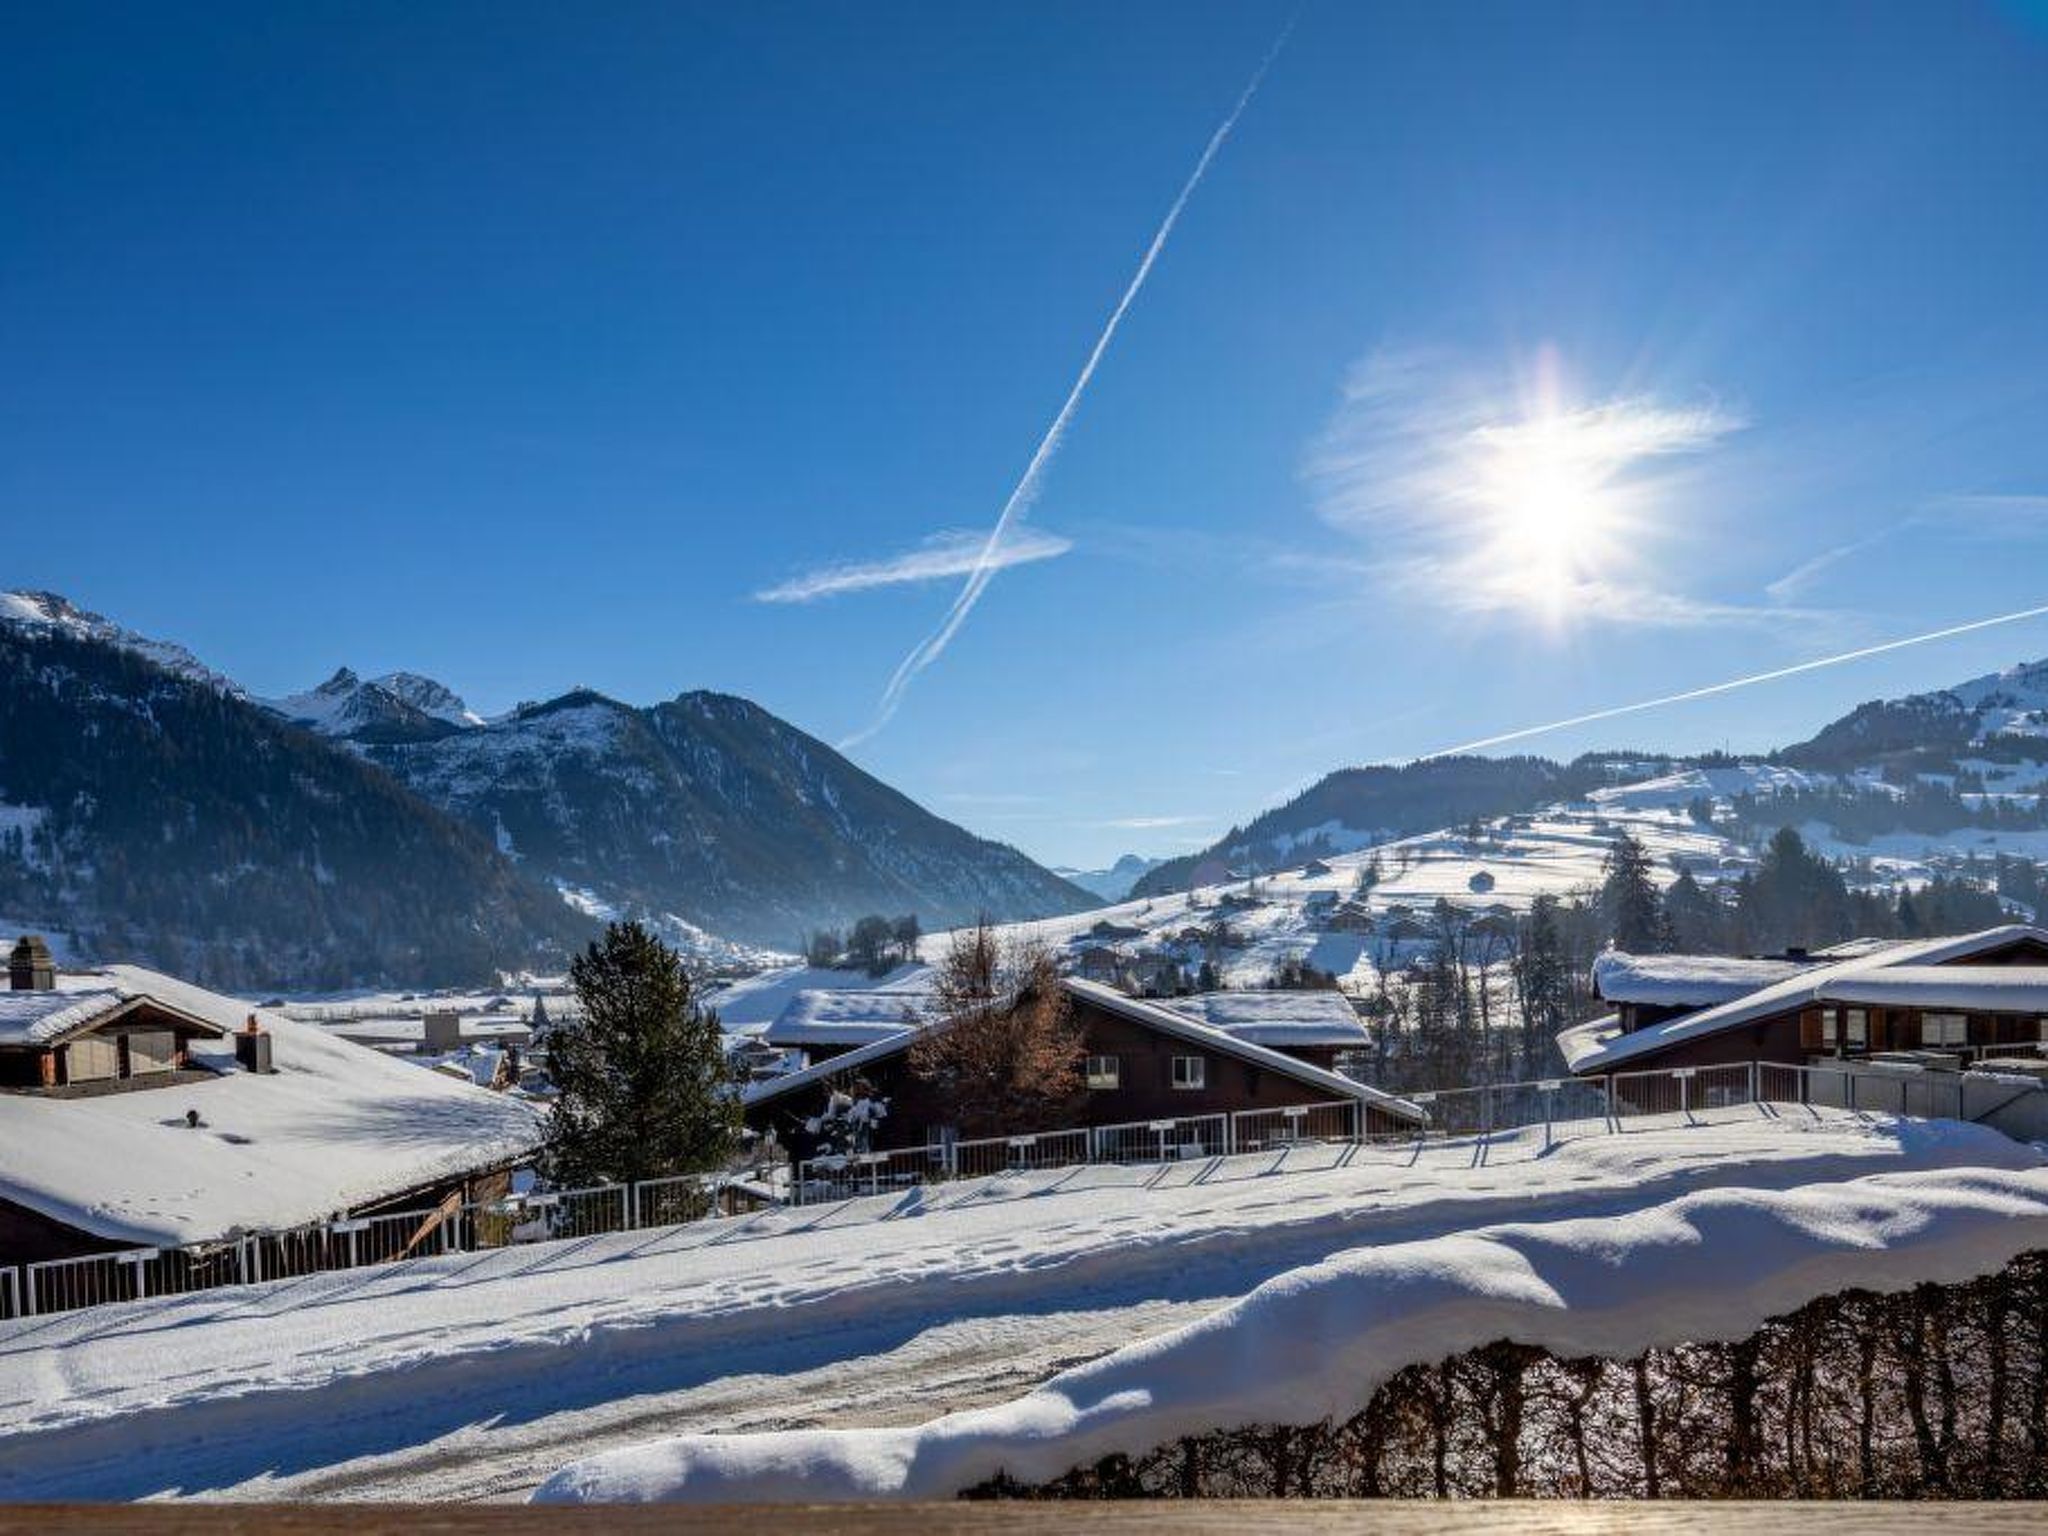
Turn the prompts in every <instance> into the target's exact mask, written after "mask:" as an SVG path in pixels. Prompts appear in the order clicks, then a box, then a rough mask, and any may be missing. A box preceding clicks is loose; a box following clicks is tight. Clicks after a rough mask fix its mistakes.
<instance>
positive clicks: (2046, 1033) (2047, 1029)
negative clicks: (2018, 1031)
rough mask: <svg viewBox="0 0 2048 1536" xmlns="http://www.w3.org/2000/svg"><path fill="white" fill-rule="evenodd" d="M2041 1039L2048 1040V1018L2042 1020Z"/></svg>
mask: <svg viewBox="0 0 2048 1536" xmlns="http://www.w3.org/2000/svg"><path fill="white" fill-rule="evenodd" d="M2041 1038H2042V1039H2043V1040H2048V1018H2044V1019H2043V1020H2041Z"/></svg>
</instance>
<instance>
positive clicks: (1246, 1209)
mask: <svg viewBox="0 0 2048 1536" xmlns="http://www.w3.org/2000/svg"><path fill="white" fill-rule="evenodd" d="M1720 1114H1721V1116H1722V1118H1723V1123H1720V1124H1716V1125H1712V1126H1690V1127H1688V1126H1674V1125H1661V1126H1660V1125H1657V1124H1654V1123H1651V1122H1641V1123H1639V1124H1640V1128H1635V1126H1636V1124H1637V1123H1632V1128H1631V1130H1630V1131H1629V1132H1628V1133H1627V1134H1624V1135H1620V1136H1590V1137H1587V1138H1585V1139H1582V1140H1577V1141H1571V1142H1566V1143H1563V1144H1561V1145H1559V1146H1558V1147H1557V1148H1556V1149H1555V1150H1554V1151H1551V1152H1549V1153H1547V1154H1546V1153H1545V1152H1544V1151H1543V1148H1542V1138H1541V1133H1540V1132H1534V1133H1524V1134H1522V1135H1520V1136H1517V1137H1514V1138H1508V1139H1504V1140H1502V1141H1499V1142H1496V1143H1494V1144H1493V1145H1492V1146H1490V1147H1479V1146H1476V1145H1474V1144H1472V1143H1469V1142H1461V1143H1450V1144H1446V1145H1440V1146H1434V1147H1431V1148H1429V1149H1427V1150H1426V1151H1423V1152H1421V1153H1419V1154H1418V1153H1417V1152H1416V1151H1415V1149H1413V1148H1411V1147H1403V1148H1399V1149H1395V1148H1376V1149H1360V1148H1309V1149H1298V1150H1296V1151H1295V1152H1292V1153H1288V1154H1264V1155H1258V1156H1247V1157H1240V1158H1234V1159H1219V1160H1213V1161H1207V1162H1201V1163H1190V1164H1182V1165H1176V1166H1172V1167H1166V1168H1128V1169H1119V1168H1083V1169H1072V1170H1064V1171H1060V1172H1051V1173H1045V1174H1039V1175H1033V1176H1029V1177H1025V1178H1017V1179H999V1180H990V1181H983V1182H978V1183H971V1184H960V1185H954V1186H946V1187H942V1188H939V1189H934V1190H928V1191H911V1192H907V1193H905V1194H902V1195H900V1196H883V1197H879V1198H876V1199H868V1200H860V1201H852V1202H848V1203H846V1204H843V1205H835V1206H825V1207H816V1208H809V1209H804V1210H797V1211H778V1212H771V1213H765V1214H763V1215H761V1216H758V1217H754V1218H749V1219H746V1220H743V1221H737V1222H720V1223H707V1224H702V1225H699V1226H696V1227H690V1228H681V1229H672V1230H665V1231H658V1232H636V1233H623V1234H617V1235H613V1236H608V1237H604V1238H597V1239H592V1240H589V1241H586V1242H577V1243H561V1244H550V1245H545V1246H542V1247H535V1248H531V1249H524V1250H513V1251H509V1252H507V1251H500V1252H495V1253H490V1254H482V1255H467V1256H454V1257H450V1258H447V1259H437V1260H432V1261H428V1262H424V1263H420V1264H415V1265H409V1266H404V1267H391V1268H384V1269H375V1270H358V1271H354V1272H346V1273H340V1274H329V1275H321V1276H314V1277H311V1278H308V1279H305V1280H299V1281H292V1282H286V1283H282V1284H279V1285H275V1286H267V1287H260V1288H255V1289H251V1290H246V1291H237V1292H214V1293H210V1294H206V1295H200V1296H193V1297H182V1298H170V1299H166V1300H164V1301H161V1302H152V1303H145V1304H140V1305H136V1306H129V1307H118V1308H103V1309H99V1310H96V1311H92V1312H85V1313H76V1314H71V1315H68V1316H62V1317H56V1318H36V1319H26V1320H23V1321H21V1322H18V1323H11V1324H5V1325H0V1498H8V1499H24V1498H34V1497H62V1496H98V1497H111V1498H129V1497H137V1496H141V1495H145V1494H150V1493H159V1492H185V1493H205V1494H212V1495H216V1496H218V1495H220V1494H225V1493H239V1494H244V1495H257V1494H263V1493H273V1494H275V1493H283V1492H293V1493H302V1494H305V1495H307V1496H320V1495H323V1494H324V1495H328V1496H344V1497H345V1496H361V1497H371V1496H384V1497H430V1496H431V1497H493V1496H507V1495H512V1494H516V1493H518V1492H520V1491H522V1490H523V1488H524V1487H526V1486H530V1485H531V1483H532V1482H534V1481H536V1480H537V1479H538V1477H539V1476H541V1475H543V1474H544V1473H545V1472H547V1471H549V1470H551V1469H552V1468H553V1467H554V1466H556V1465H559V1464H560V1462H561V1461H562V1460H563V1459H564V1452H565V1451H566V1452H567V1453H568V1454H571V1455H574V1454H580V1453H582V1452H584V1451H587V1450H591V1449H597V1448H601V1447H602V1446H604V1445H607V1444H612V1443H618V1442H620V1441H625V1440H632V1439H644V1438H646V1437H648V1436H650V1435H653V1434H661V1433H669V1432H674V1431H676V1430H679V1429H725V1428H742V1427H745V1428H767V1427H777V1426H783V1425H795V1424H805V1423H817V1422H822V1421H829V1422H832V1423H838V1424H844V1423H849V1422H860V1423H871V1424H879V1423H889V1422H907V1421H914V1420H921V1419H925V1418H929V1417H931V1416H932V1415H934V1414H935V1413H938V1412H942V1411H945V1410H947V1409H951V1408H955V1407H959V1406H964V1405H968V1404H972V1403H975V1402H981V1401H988V1400H991V1399H993V1398H997V1397H1008V1396H1013V1395H1015V1392H1016V1390H1017V1389H1018V1388H1019V1386H1021V1385H1025V1384H1028V1383H1030V1382H1034V1381H1037V1380H1041V1379H1043V1378H1044V1377H1046V1376H1049V1375H1051V1374H1053V1373H1054V1372H1055V1371H1056V1370H1058V1369H1060V1368H1062V1367H1064V1366H1067V1365H1070V1364H1073V1363H1075V1362H1076V1361H1077V1360H1080V1359H1085V1358H1089V1357H1091V1356H1093V1355H1096V1354H1101V1353H1104V1352H1106V1351H1107V1350H1109V1349H1112V1348H1114V1347H1116V1346H1118V1345H1121V1344H1124V1343H1128V1342H1130V1341H1131V1340H1132V1339H1133V1338H1135V1337H1140V1336H1143V1335H1144V1334H1147V1333H1152V1332H1158V1331H1160V1330H1162V1329H1164V1328H1166V1327H1168V1326H1171V1325H1173V1324H1175V1323H1178V1322H1181V1321H1184V1320H1186V1319H1187V1318H1188V1317H1190V1316H1193V1315H1198V1314H1199V1313H1200V1312H1201V1311H1203V1310H1207V1309H1212V1308H1214V1307H1216V1306H1219V1305H1222V1304H1224V1303H1226V1302H1228V1301H1231V1300H1234V1299H1236V1298H1237V1297H1239V1296H1242V1295H1244V1294H1245V1293H1246V1292H1248V1291H1250V1290H1251V1289H1252V1288H1254V1287H1255V1286H1257V1285H1258V1284H1259V1283H1260V1282H1261V1281H1263V1280H1265V1279H1267V1278H1269V1277H1271V1276H1272V1275H1274V1274H1276V1273H1278V1272H1279V1271H1281V1270H1284V1269H1287V1268H1290V1267H1294V1266H1298V1265H1301V1264H1304V1263H1309V1262H1314V1261H1316V1260H1318V1259H1320V1258H1323V1257H1326V1256H1328V1255H1330V1254H1332V1253H1335V1252H1338V1251H1341V1250H1343V1249H1346V1248H1353V1247H1357V1246H1360V1245H1362V1244H1373V1243H1381V1242H1392V1241H1400V1240H1406V1239H1410V1238H1415V1237H1421V1236H1429V1235H1434V1234H1437V1233H1441V1232H1445V1231H1454V1230H1458V1229H1460V1228H1463V1227H1468V1226H1472V1225H1475V1224H1480V1223H1486V1222H1494V1221H1500V1220H1507V1219H1512V1220H1531V1219H1535V1220H1546V1219H1551V1218H1553V1217H1558V1216H1565V1215H1571V1216H1578V1215H1591V1214H1601V1213H1608V1212H1614V1211H1620V1210H1629V1209H1634V1208H1636V1207H1638V1206H1640V1205H1643V1204H1648V1203H1652V1202H1656V1201H1662V1200H1667V1199H1670V1198H1671V1197H1673V1196H1674V1195H1676V1194H1679V1193H1682V1192H1684V1191H1687V1190H1693V1189H1700V1188H1707V1187H1719V1186H1731V1185H1736V1186H1754V1187H1770V1188H1787V1187H1791V1186H1793V1185H1797V1184H1802V1183H1808V1182H1813V1181H1816V1180H1826V1179H1841V1178H1849V1177H1856V1176H1859V1175H1862V1174H1868V1173H1875V1172H1886V1171H1897V1170H1903V1169H1908V1168H1927V1167H1950V1166H1965V1165H1968V1166H1992V1167H2015V1166H2033V1165H2034V1164H2035V1163H2037V1162H2038V1158H2037V1157H2036V1156H2035V1154H2034V1153H2032V1152H2031V1151H2030V1150H2028V1149H2026V1148H2024V1147H2020V1146H2018V1145H2016V1144H2014V1143H2012V1142H2009V1141H2006V1140H2005V1139H2004V1138H2002V1137H2000V1136H1997V1135H1996V1134H1995V1133H1992V1132H1989V1131H1984V1130H1981V1129H1979V1128H1975V1127H1964V1126H1956V1125H1952V1124H1941V1123H1916V1122H1905V1123H1894V1122H1890V1121H1886V1120H1882V1119H1857V1118H1853V1117H1849V1116H1846V1115H1838V1114H1833V1113H1826V1112H1822V1113H1819V1114H1815V1113H1809V1112H1799V1114H1798V1115H1797V1116H1796V1118H1790V1119H1778V1118H1774V1117H1772V1116H1771V1115H1770V1114H1769V1113H1768V1112H1759V1111H1757V1110H1755V1109H1743V1110H1731V1111H1722V1112H1720Z"/></svg>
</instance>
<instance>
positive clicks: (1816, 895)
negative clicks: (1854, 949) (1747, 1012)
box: [1737, 827, 1849, 950]
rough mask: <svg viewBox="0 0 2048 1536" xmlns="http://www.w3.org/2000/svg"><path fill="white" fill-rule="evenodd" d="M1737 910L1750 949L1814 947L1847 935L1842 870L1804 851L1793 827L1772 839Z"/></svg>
mask: <svg viewBox="0 0 2048 1536" xmlns="http://www.w3.org/2000/svg"><path fill="white" fill-rule="evenodd" d="M1737 908H1738V911H1739V913H1740V916H1741V919H1742V931H1743V936H1744V938H1745V939H1746V940H1747V942H1748V945H1749V947H1750V948H1752V949H1758V950H1773V949H1784V948H1787V947H1789V946H1793V945H1799V946H1804V947H1807V948H1813V947H1817V946H1820V945H1825V944H1834V943H1839V942H1840V941H1841V940H1843V939H1845V938H1847V937H1848V936H1849V887H1848V884H1847V882H1846V881H1844V880H1843V879H1842V872H1841V871H1840V870H1839V869H1836V868H1835V866H1834V865H1832V864H1830V863H1829V862H1828V861H1827V860H1826V859H1823V858H1820V857H1817V856H1816V855H1815V854H1813V853H1811V852H1810V851H1808V849H1807V846H1806V842H1805V840H1804V839H1803V838H1801V837H1800V835H1799V834H1798V833H1797V832H1796V831H1794V830H1793V829H1792V828H1791V827H1780V828H1779V829H1778V830H1777V832H1776V833H1774V834H1773V835H1772V837H1771V840H1770V842H1769V843H1768V844H1767V845H1766V846H1765V848H1764V855H1763V858H1762V860H1761V861H1760V862H1759V863H1758V865H1757V869H1756V873H1755V874H1754V875H1753V876H1751V877H1749V878H1747V879H1745V880H1744V881H1743V882H1742V885H1741V887H1740V890H1739V892H1738V895H1737Z"/></svg>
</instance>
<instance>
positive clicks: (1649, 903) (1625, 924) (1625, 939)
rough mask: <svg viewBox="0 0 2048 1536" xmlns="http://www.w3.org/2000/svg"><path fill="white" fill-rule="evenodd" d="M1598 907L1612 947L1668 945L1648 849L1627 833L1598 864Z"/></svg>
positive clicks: (1644, 949)
mask: <svg viewBox="0 0 2048 1536" xmlns="http://www.w3.org/2000/svg"><path fill="white" fill-rule="evenodd" d="M1600 872H1601V876H1602V880H1601V885H1600V906H1601V910H1602V912H1603V913H1604V914H1605V916H1606V919H1607V932H1608V935H1609V937H1611V938H1612V939H1613V940H1614V944H1615V947H1616V948H1617V949H1621V950H1624V951H1626V952H1627V953H1629V954H1632V955H1649V954H1656V953H1659V952H1661V951H1663V950H1668V949H1669V948H1670V947H1671V934H1670V928H1669V926H1668V924H1667V923H1666V922H1665V919H1664V902H1663V898H1662V897H1660V896H1659V895H1658V894H1657V882H1656V881H1655V880H1654V879H1653V878H1652V877H1651V874H1650V854H1649V850H1648V849H1646V848H1644V847H1643V845H1642V844H1641V843H1639V842H1637V841H1636V839H1635V838H1634V837H1633V836H1631V835H1630V834H1629V833H1627V832H1623V833H1621V834H1620V835H1619V836H1618V837H1616V838H1615V839H1614V843H1613V846H1612V847H1610V848H1609V849H1608V850H1607V860H1606V862H1605V863H1604V864H1603V865H1602V866H1601V871H1600Z"/></svg>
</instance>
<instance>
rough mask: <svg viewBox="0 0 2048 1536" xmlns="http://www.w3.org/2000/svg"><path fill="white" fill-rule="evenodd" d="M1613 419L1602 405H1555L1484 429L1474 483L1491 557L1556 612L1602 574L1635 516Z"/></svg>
mask: <svg viewBox="0 0 2048 1536" xmlns="http://www.w3.org/2000/svg"><path fill="white" fill-rule="evenodd" d="M1613 428H1614V422H1613V421H1612V419H1611V418H1608V417H1606V416H1605V415H1604V413H1602V412H1599V411H1585V412H1576V413H1572V412H1560V411H1555V410H1547V411H1545V412H1543V413H1541V414H1537V415H1533V416H1531V417H1529V418H1528V419H1526V420H1524V421H1521V422H1518V423H1516V424H1514V425H1512V426H1504V427H1489V428H1485V429H1483V430H1481V431H1480V432H1479V433H1478V434H1477V442H1476V444H1475V454H1476V462H1475V464H1474V465H1473V469H1474V470H1475V472H1476V473H1475V482H1476V483H1475V487H1474V489H1475V499H1476V500H1477V501H1478V502H1479V508H1478V511H1479V513H1480V520H1481V523H1482V526H1483V529H1484V537H1485V539H1486V541H1487V544H1488V546H1489V547H1488V548H1487V550H1486V551H1485V559H1486V564H1487V566H1488V567H1489V568H1490V569H1492V570H1493V571H1495V572H1496V573H1497V574H1498V576H1499V579H1500V580H1501V581H1502V582H1503V583H1504V584H1505V585H1507V586H1509V587H1510V588H1512V589H1513V590H1515V591H1516V592H1518V593H1520V594H1521V595H1522V596H1523V598H1524V600H1525V601H1526V602H1527V603H1528V604H1529V605H1530V606H1532V607H1536V608H1539V609H1542V610H1544V611H1546V612H1550V613H1552V614H1553V616H1557V617H1561V616H1562V614H1561V611H1560V610H1562V609H1563V607H1564V606H1566V605H1567V604H1569V603H1570V601H1571V598H1572V594H1573V592H1574V590H1575V589H1576V588H1578V587H1580V586H1581V585H1582V584H1584V583H1586V582H1588V581H1590V580H1594V579H1596V578H1597V577H1598V576H1599V574H1600V572H1601V570H1602V569H1603V567H1604V566H1605V564H1606V563H1607V562H1608V561H1609V559H1610V558H1611V557H1612V556H1613V555H1614V553H1615V545H1616V542H1617V539H1618V536H1619V535H1620V533H1621V531H1622V527H1623V524H1624V522H1625V520H1626V517H1625V508H1624V497H1623V495H1622V493H1621V491H1620V489H1619V487H1618V486H1616V484H1615V483H1614V477H1615V474H1616V472H1617V471H1618V469H1619V468H1620V467H1621V465H1622V464H1623V463H1625V462H1626V459H1627V457H1628V454H1627V452H1626V449H1625V446H1624V445H1622V444H1619V443H1617V442H1616V441H1615V440H1614V438H1615V434H1614V431H1613Z"/></svg>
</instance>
